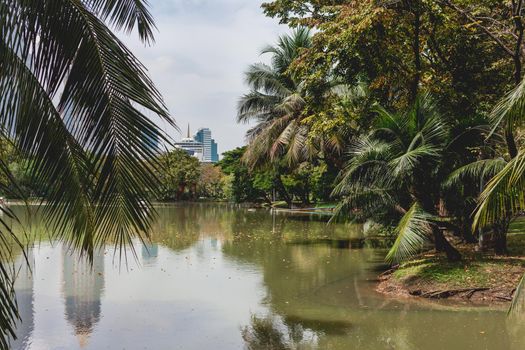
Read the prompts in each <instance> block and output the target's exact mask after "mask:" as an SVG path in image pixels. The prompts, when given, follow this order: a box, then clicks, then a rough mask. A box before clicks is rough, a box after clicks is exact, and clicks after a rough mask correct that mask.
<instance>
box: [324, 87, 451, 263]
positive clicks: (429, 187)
mask: <svg viewBox="0 0 525 350" xmlns="http://www.w3.org/2000/svg"><path fill="white" fill-rule="evenodd" d="M377 113H378V119H377V120H376V123H375V125H374V129H373V130H372V132H371V134H370V135H364V136H362V137H360V138H359V139H357V140H356V141H355V142H354V145H353V146H352V147H351V148H350V154H351V159H350V160H349V162H348V165H347V167H346V168H345V170H344V171H343V172H342V174H341V175H340V179H339V182H338V184H337V185H336V188H335V190H334V194H335V195H338V196H342V197H343V202H342V203H343V206H344V207H347V208H349V209H360V210H362V211H364V215H366V216H369V217H374V216H375V217H376V218H377V217H378V216H379V215H381V214H383V215H385V214H386V216H387V217H389V218H396V219H394V222H397V227H396V233H397V239H396V241H395V243H394V245H393V247H392V248H391V250H390V251H389V253H388V255H387V260H389V261H401V260H404V259H407V258H409V257H411V256H412V255H413V254H414V253H416V252H417V251H419V250H420V249H421V248H422V245H423V243H424V242H425V241H428V240H429V239H430V238H433V241H434V246H435V248H436V250H438V251H444V252H445V253H446V255H447V257H448V259H449V260H458V259H460V258H461V255H460V254H459V252H458V251H457V250H456V249H455V248H454V247H453V246H452V245H451V244H450V243H449V242H448V240H447V239H446V237H445V236H444V235H443V233H442V231H441V230H440V228H439V226H438V218H437V217H438V212H437V207H438V203H439V200H440V196H441V191H440V189H441V181H440V175H439V174H440V172H439V166H440V158H441V157H442V156H443V155H444V151H445V149H446V146H447V142H448V141H449V135H450V134H449V128H448V126H447V124H446V123H445V122H444V120H443V117H442V115H440V114H439V112H438V111H437V108H436V106H435V102H434V101H433V100H432V99H431V98H430V97H429V96H428V95H422V96H419V97H418V98H417V99H416V101H415V103H414V105H413V106H412V107H411V108H410V109H408V110H407V111H403V112H399V113H390V112H388V111H386V110H385V109H383V108H381V107H378V108H377Z"/></svg>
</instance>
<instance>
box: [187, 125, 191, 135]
mask: <svg viewBox="0 0 525 350" xmlns="http://www.w3.org/2000/svg"><path fill="white" fill-rule="evenodd" d="M187 137H188V138H190V123H188V136H187Z"/></svg>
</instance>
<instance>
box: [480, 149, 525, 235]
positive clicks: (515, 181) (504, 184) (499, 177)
mask: <svg viewBox="0 0 525 350" xmlns="http://www.w3.org/2000/svg"><path fill="white" fill-rule="evenodd" d="M523 208H525V153H524V152H519V153H518V155H517V156H516V157H515V158H513V159H511V160H510V161H509V162H508V163H507V164H506V165H505V167H504V168H503V169H502V170H501V171H499V172H498V173H497V174H496V175H495V176H494V177H493V178H492V179H491V180H490V181H489V182H488V183H487V186H486V187H485V189H484V190H483V192H482V193H481V195H480V198H479V205H478V207H477V209H476V212H475V216H474V226H475V227H485V226H487V225H490V224H493V223H495V222H497V221H498V220H500V219H501V218H508V217H512V216H513V215H516V214H517V213H518V212H519V211H522V210H523Z"/></svg>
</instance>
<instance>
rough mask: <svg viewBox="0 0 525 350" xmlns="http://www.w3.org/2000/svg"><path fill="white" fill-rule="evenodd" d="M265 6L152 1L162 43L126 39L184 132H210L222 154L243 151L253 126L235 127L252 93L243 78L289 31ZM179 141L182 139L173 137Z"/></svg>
mask: <svg viewBox="0 0 525 350" xmlns="http://www.w3.org/2000/svg"><path fill="white" fill-rule="evenodd" d="M261 2H262V1H260V0H157V1H151V4H152V8H151V10H152V13H153V15H154V17H155V20H156V24H157V27H158V33H157V34H156V36H155V39H156V43H155V45H153V46H152V47H144V45H142V44H141V43H140V42H139V40H138V39H137V38H136V35H135V36H132V37H126V38H123V39H124V42H126V44H127V45H128V47H129V48H130V49H131V50H132V51H133V52H134V53H135V54H136V55H137V57H138V58H139V59H140V60H141V61H142V63H143V64H144V65H145V66H146V67H147V68H148V70H149V72H150V75H151V77H152V79H153V81H154V82H155V84H156V86H157V88H158V89H159V90H160V91H161V93H162V95H163V96H164V99H165V101H166V103H167V105H168V108H169V109H170V112H171V113H172V115H173V116H174V117H175V120H176V121H177V124H178V125H179V127H180V128H181V129H182V130H186V125H187V123H188V122H189V123H190V124H191V127H192V130H196V129H197V128H198V127H204V126H205V127H209V128H210V129H211V130H212V134H213V137H214V138H215V139H216V140H217V142H218V143H219V152H224V151H226V150H229V149H232V148H235V147H237V146H241V145H242V144H243V143H244V133H245V131H246V129H247V128H248V126H246V125H239V124H236V122H235V115H236V112H235V106H236V102H237V99H238V98H239V96H241V95H242V94H243V93H244V92H246V87H245V86H244V84H243V76H242V72H243V71H244V70H245V69H246V67H247V66H248V65H249V64H251V63H253V62H257V61H260V60H261V59H262V58H260V57H259V51H260V49H261V48H262V47H264V46H265V45H267V44H269V43H273V42H275V41H276V39H277V36H278V35H279V34H281V33H283V32H285V31H286V28H285V27H284V26H279V25H278V24H277V21H276V20H273V19H269V18H266V17H265V16H264V14H263V13H262V10H261V8H260V4H261ZM171 134H172V136H173V137H174V138H175V139H178V138H179V137H180V136H179V134H178V133H176V132H173V133H171Z"/></svg>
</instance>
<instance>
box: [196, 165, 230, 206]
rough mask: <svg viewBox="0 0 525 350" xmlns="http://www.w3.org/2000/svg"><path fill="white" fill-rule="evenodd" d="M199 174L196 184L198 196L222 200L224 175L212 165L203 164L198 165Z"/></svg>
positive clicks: (218, 168)
mask: <svg viewBox="0 0 525 350" xmlns="http://www.w3.org/2000/svg"><path fill="white" fill-rule="evenodd" d="M199 173H200V177H199V181H198V182H197V194H198V196H199V197H204V198H210V199H222V198H224V192H223V184H224V174H223V172H222V171H221V168H220V167H218V166H216V165H214V164H207V163H203V164H201V165H200V168H199Z"/></svg>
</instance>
